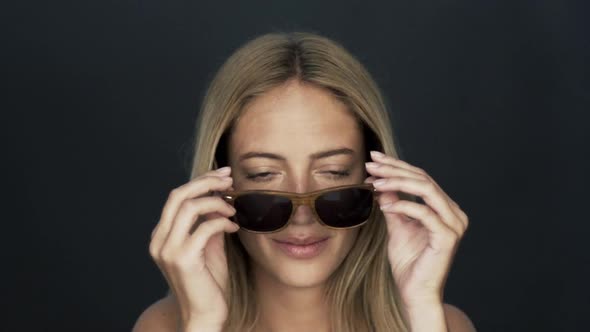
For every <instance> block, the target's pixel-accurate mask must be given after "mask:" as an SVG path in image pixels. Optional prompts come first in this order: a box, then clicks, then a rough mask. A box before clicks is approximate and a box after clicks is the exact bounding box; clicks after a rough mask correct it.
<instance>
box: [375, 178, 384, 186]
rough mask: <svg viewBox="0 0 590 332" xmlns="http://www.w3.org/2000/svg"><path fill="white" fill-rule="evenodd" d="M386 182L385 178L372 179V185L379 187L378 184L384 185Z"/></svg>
mask: <svg viewBox="0 0 590 332" xmlns="http://www.w3.org/2000/svg"><path fill="white" fill-rule="evenodd" d="M386 182H387V180H385V179H379V180H376V181H373V185H374V186H375V187H379V186H382V185H384V184H385V183H386Z"/></svg>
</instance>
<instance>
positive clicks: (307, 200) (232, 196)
mask: <svg viewBox="0 0 590 332" xmlns="http://www.w3.org/2000/svg"><path fill="white" fill-rule="evenodd" d="M350 188H359V189H369V190H370V191H371V194H372V196H373V204H372V206H371V213H370V214H369V217H368V218H367V219H366V220H365V221H363V222H362V223H360V224H358V225H354V226H349V227H334V226H329V225H326V224H325V223H324V221H323V220H322V218H320V216H319V215H318V213H317V211H316V209H315V201H316V199H317V198H318V197H320V196H321V195H323V194H325V193H328V192H331V191H338V190H343V189H350ZM220 194H221V198H222V199H223V200H225V201H226V202H228V203H229V204H231V205H232V206H234V201H235V200H236V199H237V198H238V197H240V196H243V195H246V194H266V195H276V196H281V197H285V198H288V199H289V200H290V201H291V205H293V208H292V209H291V214H290V215H289V218H288V219H287V222H285V224H284V225H283V226H281V227H280V228H279V229H276V230H274V231H253V230H250V229H246V228H242V227H241V226H240V228H242V229H243V230H245V231H247V232H251V233H257V234H267V233H276V232H279V231H281V230H283V229H284V228H285V227H287V226H289V224H290V223H291V219H292V218H293V215H294V214H295V211H297V207H299V206H300V205H307V206H309V207H310V209H311V211H312V213H313V215H314V217H315V218H316V220H317V221H318V222H319V223H320V224H322V225H323V226H325V227H328V228H331V229H349V228H355V227H359V226H362V225H364V224H366V223H367V221H368V220H370V219H371V217H373V215H374V214H375V211H377V210H378V209H377V190H376V189H375V188H374V187H373V184H371V183H361V184H353V185H343V186H336V187H329V188H325V189H321V190H316V191H312V192H308V193H305V194H298V193H292V192H286V191H278V190H243V191H223V192H220Z"/></svg>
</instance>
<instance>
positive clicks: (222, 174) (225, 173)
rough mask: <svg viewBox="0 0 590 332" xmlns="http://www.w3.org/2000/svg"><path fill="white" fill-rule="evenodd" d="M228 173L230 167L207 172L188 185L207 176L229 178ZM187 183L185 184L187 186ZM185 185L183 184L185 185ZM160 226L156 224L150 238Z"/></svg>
mask: <svg viewBox="0 0 590 332" xmlns="http://www.w3.org/2000/svg"><path fill="white" fill-rule="evenodd" d="M230 173H231V168H230V167H228V166H226V167H222V168H218V169H216V170H211V171H208V172H206V173H204V174H202V175H200V176H198V177H196V178H194V179H193V180H191V181H190V182H188V183H191V182H195V181H197V180H200V179H202V178H204V177H208V176H213V177H220V178H223V177H226V176H229V174H230ZM188 183H187V184H188ZM187 184H185V185H187ZM180 188H182V186H181V187H179V188H177V189H180ZM170 194H172V192H171V193H170ZM168 199H170V197H168ZM165 210H166V209H163V210H162V215H161V216H160V221H161V220H162V219H164V218H165V217H166V214H167V211H165ZM161 225H162V222H158V224H157V225H156V227H155V228H154V230H153V231H152V234H151V237H152V238H153V237H154V234H155V232H156V231H157V229H158V228H159V227H161Z"/></svg>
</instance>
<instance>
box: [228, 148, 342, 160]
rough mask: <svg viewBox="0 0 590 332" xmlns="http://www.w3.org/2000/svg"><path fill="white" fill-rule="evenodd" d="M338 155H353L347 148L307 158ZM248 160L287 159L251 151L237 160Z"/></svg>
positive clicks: (272, 154)
mask: <svg viewBox="0 0 590 332" xmlns="http://www.w3.org/2000/svg"><path fill="white" fill-rule="evenodd" d="M339 154H344V155H354V150H352V149H349V148H340V149H334V150H326V151H320V152H316V153H314V154H312V155H311V156H309V159H313V160H316V159H322V158H327V157H331V156H335V155H339ZM250 158H267V159H274V160H280V161H285V160H287V158H285V157H283V156H281V155H279V154H276V153H270V152H257V151H252V152H247V153H244V154H242V155H241V156H240V158H239V161H244V160H246V159H250Z"/></svg>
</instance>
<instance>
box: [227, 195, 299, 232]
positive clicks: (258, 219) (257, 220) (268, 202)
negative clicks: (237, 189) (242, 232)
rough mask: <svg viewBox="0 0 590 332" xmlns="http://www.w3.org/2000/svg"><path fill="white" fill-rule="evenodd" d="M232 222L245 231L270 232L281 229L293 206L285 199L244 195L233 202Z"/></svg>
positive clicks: (274, 196)
mask: <svg viewBox="0 0 590 332" xmlns="http://www.w3.org/2000/svg"><path fill="white" fill-rule="evenodd" d="M234 207H235V208H236V214H235V216H234V220H235V221H236V222H237V223H238V224H239V225H240V227H244V228H246V229H249V230H252V231H256V232H270V231H274V230H277V229H279V228H281V227H282V226H283V225H284V224H285V223H286V222H287V221H288V220H289V216H291V210H292V209H293V206H292V204H291V200H289V199H288V198H286V197H281V196H276V195H267V194H246V195H242V196H239V197H237V198H236V199H235V201H234Z"/></svg>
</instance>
